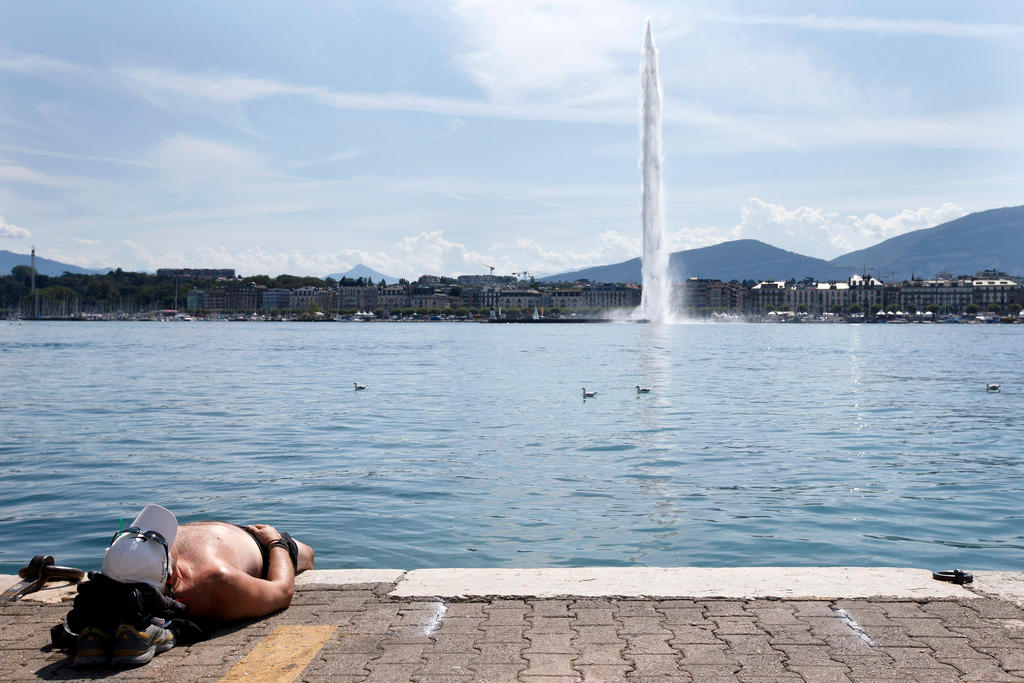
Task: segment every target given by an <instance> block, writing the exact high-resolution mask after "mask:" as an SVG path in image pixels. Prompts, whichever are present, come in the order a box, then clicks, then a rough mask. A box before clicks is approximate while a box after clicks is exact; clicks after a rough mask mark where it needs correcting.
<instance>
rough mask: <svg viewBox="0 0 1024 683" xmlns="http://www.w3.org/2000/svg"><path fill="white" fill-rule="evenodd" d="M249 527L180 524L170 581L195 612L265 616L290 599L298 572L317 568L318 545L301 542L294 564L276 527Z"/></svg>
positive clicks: (217, 616)
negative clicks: (314, 562)
mask: <svg viewBox="0 0 1024 683" xmlns="http://www.w3.org/2000/svg"><path fill="white" fill-rule="evenodd" d="M247 529H248V530H249V531H247V530H246V529H243V528H241V527H238V526H235V525H234V524H227V523H225V522H193V523H191V524H183V525H181V526H180V527H179V528H178V534H177V537H176V538H175V540H174V544H173V545H172V546H171V558H172V560H173V566H174V572H173V575H172V578H171V581H170V583H171V587H172V588H173V590H174V595H175V597H176V598H177V599H178V600H180V601H181V602H183V603H185V604H186V605H188V611H189V614H190V615H191V616H193V617H196V618H199V619H217V620H223V621H228V620H232V619H241V618H244V617H260V616H263V615H266V614H270V613H271V612H275V611H277V610H279V609H283V608H285V607H287V606H288V605H289V604H290V603H291V598H292V592H293V586H294V579H295V574H297V573H299V572H302V571H305V570H306V569H312V568H313V549H312V548H310V547H309V546H308V545H305V544H304V543H299V542H298V541H296V543H297V545H298V550H299V552H298V558H297V563H296V565H295V567H293V566H292V560H291V556H290V554H289V552H288V550H287V548H285V547H282V544H281V542H280V539H281V534H280V533H278V532H277V530H276V529H274V528H273V527H271V526H268V525H265V524H257V525H253V526H250V527H247ZM264 551H265V552H266V558H267V561H266V566H265V567H264V559H263V558H264ZM261 577H262V578H261Z"/></svg>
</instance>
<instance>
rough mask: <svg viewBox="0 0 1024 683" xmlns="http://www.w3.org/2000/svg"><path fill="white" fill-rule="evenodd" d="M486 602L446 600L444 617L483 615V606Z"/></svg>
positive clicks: (484, 614)
mask: <svg viewBox="0 0 1024 683" xmlns="http://www.w3.org/2000/svg"><path fill="white" fill-rule="evenodd" d="M487 604H488V603H486V602H448V603H445V607H447V608H448V609H447V611H446V612H445V613H444V618H445V619H451V618H452V617H485V616H487V614H486V613H485V612H484V606H485V605H487Z"/></svg>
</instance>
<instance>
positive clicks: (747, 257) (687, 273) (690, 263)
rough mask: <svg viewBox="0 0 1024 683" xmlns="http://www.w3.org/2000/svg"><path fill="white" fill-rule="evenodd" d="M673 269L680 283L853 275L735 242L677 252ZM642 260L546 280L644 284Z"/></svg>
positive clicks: (782, 252)
mask: <svg viewBox="0 0 1024 683" xmlns="http://www.w3.org/2000/svg"><path fill="white" fill-rule="evenodd" d="M669 268H670V270H672V271H673V272H674V273H675V274H676V277H677V278H679V279H683V278H687V277H702V278H712V279H716V280H723V281H726V282H728V281H729V280H788V279H790V278H794V279H797V280H801V279H803V278H805V277H808V276H810V277H813V278H815V279H817V280H845V279H846V278H848V277H850V275H852V274H853V272H852V271H850V270H849V269H848V268H842V267H839V266H837V265H835V264H832V263H829V262H828V261H824V260H822V259H817V258H812V257H810V256H802V255H800V254H795V253H793V252H791V251H786V250H784V249H779V248H778V247H773V246H772V245H770V244H765V243H764V242H760V241H758V240H733V241H731V242H723V243H721V244H716V245H714V246H711V247H701V248H700V249H688V250H686V251H677V252H675V253H674V254H672V256H671V258H670V260H669ZM641 277H642V275H641V266H640V259H639V258H634V259H630V260H628V261H623V262H622V263H615V264H612V265H609V266H596V267H594V268H585V269H583V270H577V271H573V272H570V273H561V274H559V275H550V276H548V277H545V278H542V279H543V280H544V281H546V282H558V281H572V280H578V279H582V278H585V279H587V280H593V281H595V282H640V280H641Z"/></svg>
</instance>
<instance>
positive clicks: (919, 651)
mask: <svg viewBox="0 0 1024 683" xmlns="http://www.w3.org/2000/svg"><path fill="white" fill-rule="evenodd" d="M878 649H879V651H880V652H881V653H882V654H884V655H886V656H888V657H891V658H892V660H893V663H894V665H895V666H896V667H897V668H906V669H949V668H950V667H949V665H948V664H943V663H942V662H940V661H939V660H937V659H935V655H933V654H932V651H931V650H929V649H928V648H926V647H924V648H920V647H881V648H878Z"/></svg>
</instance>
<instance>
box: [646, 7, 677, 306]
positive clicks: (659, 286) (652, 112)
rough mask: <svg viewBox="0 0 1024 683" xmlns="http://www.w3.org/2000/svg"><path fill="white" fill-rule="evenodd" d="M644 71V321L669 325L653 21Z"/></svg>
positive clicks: (667, 275) (659, 102)
mask: <svg viewBox="0 0 1024 683" xmlns="http://www.w3.org/2000/svg"><path fill="white" fill-rule="evenodd" d="M643 55H644V61H643V68H642V71H641V93H642V96H641V122H640V125H641V131H640V134H641V156H640V171H641V174H642V176H643V209H642V215H643V243H644V251H643V292H642V294H641V298H640V317H641V318H642V319H644V320H647V321H650V322H654V323H664V322H667V321H668V320H669V319H670V317H671V314H672V310H671V287H672V285H671V283H670V282H669V273H668V265H669V258H668V252H667V250H666V248H665V229H664V226H663V224H662V213H663V203H662V198H661V85H660V84H659V83H658V49H657V48H656V47H655V46H654V36H653V35H652V33H651V21H650V19H648V20H647V31H646V35H645V36H644V51H643Z"/></svg>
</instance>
